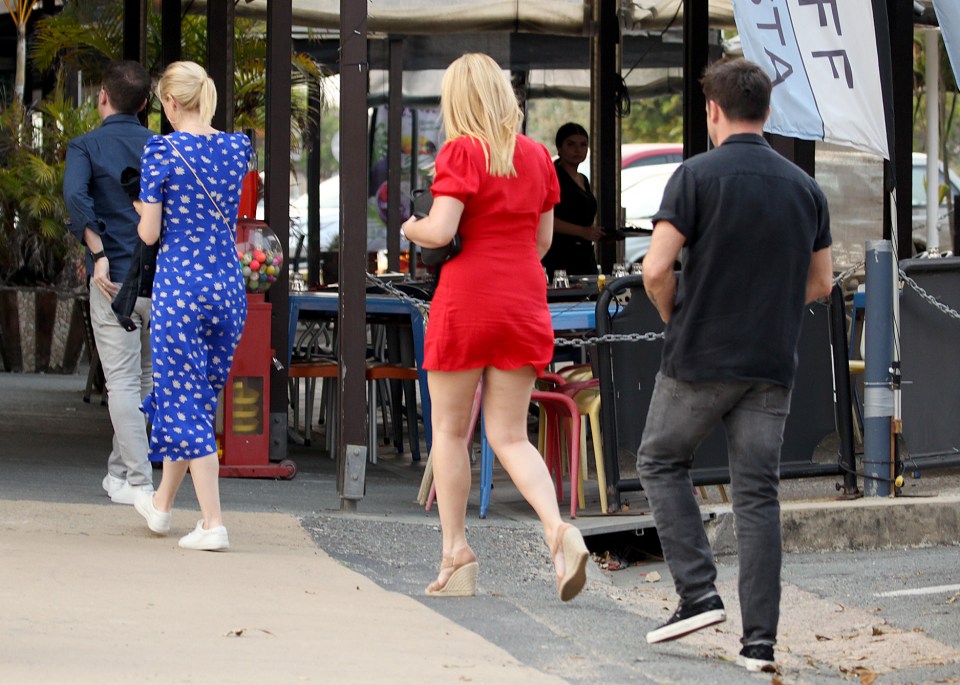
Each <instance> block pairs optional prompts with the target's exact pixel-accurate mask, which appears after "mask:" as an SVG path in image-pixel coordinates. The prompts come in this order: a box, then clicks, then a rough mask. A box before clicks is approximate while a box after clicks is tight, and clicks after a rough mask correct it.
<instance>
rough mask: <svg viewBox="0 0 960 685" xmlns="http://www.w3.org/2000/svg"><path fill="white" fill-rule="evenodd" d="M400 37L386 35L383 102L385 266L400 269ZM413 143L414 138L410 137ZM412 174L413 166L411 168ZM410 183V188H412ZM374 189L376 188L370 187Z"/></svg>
mask: <svg viewBox="0 0 960 685" xmlns="http://www.w3.org/2000/svg"><path fill="white" fill-rule="evenodd" d="M402 125H403V40H402V39H400V38H391V39H390V95H389V103H388V105H387V205H388V209H387V268H388V269H390V270H391V271H400V224H401V220H400V178H401V174H400V172H401V171H402V170H401V169H400V139H401V137H402V135H403V131H402V130H401V127H402ZM410 144H411V145H417V141H415V140H414V141H411V143H410ZM411 173H412V175H413V177H414V178H415V177H416V173H417V170H416V169H412V170H411ZM412 189H413V188H412V186H411V190H412ZM371 190H374V191H375V190H376V188H371ZM411 256H412V255H411Z"/></svg>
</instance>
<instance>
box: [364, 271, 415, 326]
mask: <svg viewBox="0 0 960 685" xmlns="http://www.w3.org/2000/svg"><path fill="white" fill-rule="evenodd" d="M367 280H368V281H370V282H371V283H373V284H374V285H377V286H379V287H381V288H383V289H384V290H386V291H387V292H388V293H390V294H391V295H393V296H394V297H396V298H397V299H398V300H400V301H401V302H406V303H407V304H409V305H411V306H412V307H413V308H414V309H416V310H417V311H418V312H420V316H422V317H423V320H424V322H426V320H427V318H428V317H429V316H430V303H429V302H426V301H425V300H421V299H418V298H416V297H413V296H411V295H408V294H407V293H405V292H403V291H402V290H400V289H399V288H397V287H396V286H394V285H393V284H392V283H388V282H387V281H384V280H382V279H379V278H377V277H376V276H374V275H373V274H372V273H370V272H369V271H368V272H367Z"/></svg>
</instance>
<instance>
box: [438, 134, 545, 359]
mask: <svg viewBox="0 0 960 685" xmlns="http://www.w3.org/2000/svg"><path fill="white" fill-rule="evenodd" d="M514 168H515V169H516V172H517V174H516V176H510V177H502V176H491V175H490V174H489V172H488V171H487V161H486V158H485V155H484V146H483V143H481V142H480V141H478V140H476V139H473V138H469V137H461V138H457V139H455V140H452V141H449V142H447V143H446V144H445V145H444V146H443V148H442V149H441V150H440V153H439V155H438V156H437V162H436V170H437V173H436V178H435V180H434V183H433V185H432V186H431V188H430V190H431V192H432V193H433V195H434V197H439V196H449V197H453V198H456V199H457V200H459V201H461V202H462V203H463V205H464V210H463V215H462V216H461V218H460V226H459V229H458V231H459V233H460V237H461V240H462V243H463V250H462V252H461V253H460V254H459V255H457V256H456V257H454V258H453V259H452V260H450V261H449V262H447V263H446V264H444V265H443V268H442V271H441V274H440V282H439V284H438V286H437V289H436V292H435V294H434V297H433V301H432V303H431V306H430V318H429V323H428V324H427V333H426V340H425V347H424V368H426V369H429V370H435V371H463V370H467V369H475V368H483V367H487V366H493V367H495V368H498V369H502V370H513V369H518V368H521V367H523V366H527V365H530V366H533V367H534V369H535V370H536V371H537V373H540V372H542V371H543V369H544V367H545V366H546V365H547V364H549V363H550V360H551V359H552V358H553V326H552V324H551V322H550V310H549V308H548V307H547V288H546V279H545V277H544V274H543V267H542V266H541V265H540V258H539V255H538V254H537V229H538V227H539V224H540V216H541V214H543V213H544V212H548V211H550V210H551V209H552V208H553V206H554V205H555V204H556V203H557V202H559V200H560V188H559V183H558V181H557V175H556V171H555V169H554V166H553V162H552V161H551V159H550V154H549V152H547V149H546V148H545V147H544V146H543V145H541V144H539V143H536V142H534V141H532V140H530V139H529V138H527V137H526V136H523V135H518V136H517V143H516V148H515V150H514Z"/></svg>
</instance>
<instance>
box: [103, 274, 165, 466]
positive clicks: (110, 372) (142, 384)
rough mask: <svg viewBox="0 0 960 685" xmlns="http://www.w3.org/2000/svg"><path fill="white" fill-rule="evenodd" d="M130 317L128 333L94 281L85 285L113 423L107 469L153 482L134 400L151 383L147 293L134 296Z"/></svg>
mask: <svg viewBox="0 0 960 685" xmlns="http://www.w3.org/2000/svg"><path fill="white" fill-rule="evenodd" d="M132 318H133V320H134V321H135V322H136V323H137V325H138V326H139V328H137V330H136V331H133V332H130V333H128V332H127V331H125V330H124V329H123V328H122V327H121V326H120V322H119V321H118V320H117V317H116V315H115V314H114V313H113V310H112V309H111V308H110V301H109V300H107V298H106V297H104V295H103V293H101V292H100V289H99V288H97V287H96V286H93V287H92V288H90V320H91V322H92V323H93V336H94V338H95V339H96V341H97V352H98V353H99V355H100V363H101V364H102V365H103V376H104V378H105V379H106V381H107V402H108V408H109V410H110V422H111V423H112V424H113V447H112V449H111V451H110V456H109V457H108V458H107V471H108V472H109V473H110V474H111V475H113V476H116V477H117V478H125V479H126V480H127V482H129V483H130V485H146V484H150V485H153V468H152V467H151V466H150V462H149V461H148V459H147V451H148V443H147V420H146V417H145V416H144V414H143V412H141V411H140V403H141V402H142V401H143V399H144V398H145V397H146V396H147V395H148V394H150V391H151V390H152V389H153V363H152V361H151V359H150V299H149V298H147V297H140V298H137V306H136V308H135V309H134V311H133V316H132Z"/></svg>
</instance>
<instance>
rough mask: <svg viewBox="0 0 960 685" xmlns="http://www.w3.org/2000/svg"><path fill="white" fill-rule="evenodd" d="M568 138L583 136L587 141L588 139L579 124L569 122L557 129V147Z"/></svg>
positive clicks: (585, 130)
mask: <svg viewBox="0 0 960 685" xmlns="http://www.w3.org/2000/svg"><path fill="white" fill-rule="evenodd" d="M570 136H583V137H584V138H586V139H587V140H589V139H590V136H588V135H587V129H585V128H584V127H583V126H581V125H580V124H575V123H574V122H572V121H569V122H567V123H566V124H564V125H563V126H561V127H560V128H558V129H557V147H558V148H559V147H560V146H561V145H563V141H565V140H566V139H567V138H569V137H570Z"/></svg>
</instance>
